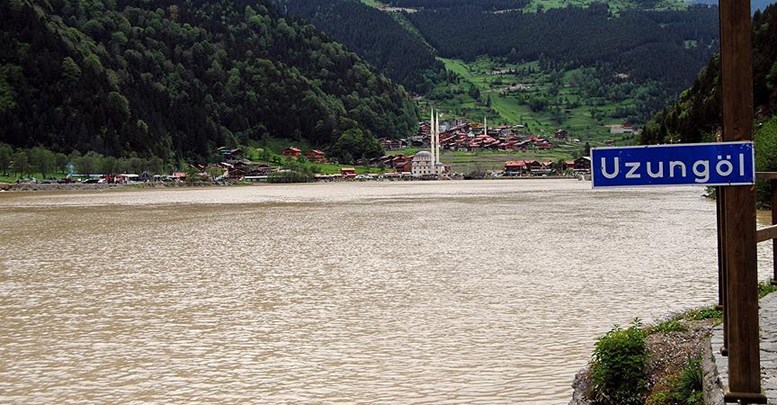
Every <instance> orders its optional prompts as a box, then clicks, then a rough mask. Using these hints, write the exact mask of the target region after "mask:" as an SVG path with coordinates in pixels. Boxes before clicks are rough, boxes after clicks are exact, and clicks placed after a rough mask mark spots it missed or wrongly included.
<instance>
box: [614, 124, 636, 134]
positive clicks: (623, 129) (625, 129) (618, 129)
mask: <svg viewBox="0 0 777 405" xmlns="http://www.w3.org/2000/svg"><path fill="white" fill-rule="evenodd" d="M607 126H608V127H610V133H611V134H633V133H635V132H636V129H634V127H633V126H632V125H630V124H623V125H607Z"/></svg>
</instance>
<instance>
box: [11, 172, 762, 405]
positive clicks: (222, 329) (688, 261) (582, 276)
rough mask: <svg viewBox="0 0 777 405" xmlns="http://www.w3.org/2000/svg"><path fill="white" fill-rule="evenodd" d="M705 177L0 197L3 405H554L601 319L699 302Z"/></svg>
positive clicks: (707, 278) (711, 240)
mask: <svg viewBox="0 0 777 405" xmlns="http://www.w3.org/2000/svg"><path fill="white" fill-rule="evenodd" d="M703 193H704V189H703V188H696V187H691V188H647V189H618V190H599V189H597V190H592V189H591V187H590V183H588V182H581V181H576V180H501V181H447V182H445V181H439V182H379V183H378V182H376V183H352V182H351V183H327V184H323V183H316V184H304V185H260V186H247V187H225V188H202V189H197V188H182V189H155V190H135V191H132V190H121V191H83V192H73V193H67V192H62V193H0V325H2V327H0V402H3V403H25V404H31V403H90V402H91V403H132V402H135V403H141V402H156V403H162V402H164V403H170V402H175V403H192V402H209V403H245V402H253V403H268V404H278V403H381V404H400V403H402V404H445V403H456V404H477V403H482V404H500V403H503V404H516V403H526V404H529V403H530V404H565V403H566V402H567V401H568V400H569V398H570V396H571V383H572V379H573V377H574V374H575V372H576V371H577V370H578V369H580V368H581V367H583V366H585V364H586V362H587V361H588V360H589V358H590V355H591V352H592V349H593V343H594V341H595V338H596V337H597V336H599V335H601V334H602V333H604V332H606V331H607V330H609V329H610V328H611V327H612V325H613V324H620V325H626V324H628V323H629V322H631V320H633V319H634V318H635V317H639V318H641V319H643V320H644V321H646V322H647V321H651V320H654V319H657V318H661V317H664V316H666V315H668V314H670V313H672V312H675V311H679V310H683V309H687V308H690V307H694V306H699V305H707V304H713V303H715V302H716V301H717V255H716V242H715V240H716V239H715V236H716V228H715V204H714V202H712V201H710V200H707V199H705V198H703V197H702V194H703ZM759 260H760V270H759V274H760V275H759V279H765V278H766V277H767V276H768V275H769V274H770V273H771V246H770V244H762V245H760V247H759Z"/></svg>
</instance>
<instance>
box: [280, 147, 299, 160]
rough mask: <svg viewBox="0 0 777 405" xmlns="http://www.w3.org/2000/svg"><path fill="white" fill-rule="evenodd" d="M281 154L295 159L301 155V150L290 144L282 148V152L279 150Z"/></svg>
mask: <svg viewBox="0 0 777 405" xmlns="http://www.w3.org/2000/svg"><path fill="white" fill-rule="evenodd" d="M281 155H283V156H287V157H290V158H294V159H296V158H298V157H300V156H302V150H301V149H297V148H295V147H293V146H292V147H289V148H286V149H284V150H283V152H281Z"/></svg>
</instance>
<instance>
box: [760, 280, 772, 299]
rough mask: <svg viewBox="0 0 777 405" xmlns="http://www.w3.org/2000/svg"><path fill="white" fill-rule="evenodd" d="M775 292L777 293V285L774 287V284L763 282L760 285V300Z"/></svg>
mask: <svg viewBox="0 0 777 405" xmlns="http://www.w3.org/2000/svg"><path fill="white" fill-rule="evenodd" d="M775 291H777V285H772V283H770V282H768V281H761V282H760V283H758V298H763V297H765V296H767V295H769V294H771V293H773V292H775Z"/></svg>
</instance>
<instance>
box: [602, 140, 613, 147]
mask: <svg viewBox="0 0 777 405" xmlns="http://www.w3.org/2000/svg"><path fill="white" fill-rule="evenodd" d="M604 146H615V140H613V139H608V140H606V141H604Z"/></svg>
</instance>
